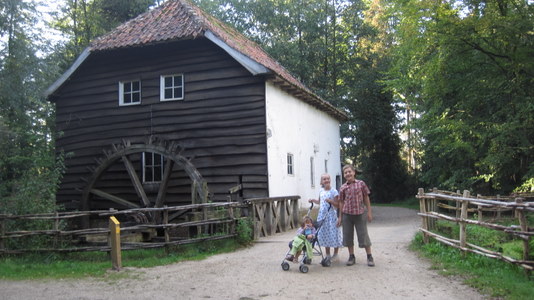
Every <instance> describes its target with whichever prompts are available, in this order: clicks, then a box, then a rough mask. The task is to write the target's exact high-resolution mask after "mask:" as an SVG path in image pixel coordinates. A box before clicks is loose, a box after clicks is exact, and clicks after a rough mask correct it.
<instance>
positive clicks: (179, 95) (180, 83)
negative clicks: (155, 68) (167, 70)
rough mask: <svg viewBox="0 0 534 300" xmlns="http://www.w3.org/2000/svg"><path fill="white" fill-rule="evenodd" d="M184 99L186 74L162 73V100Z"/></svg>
mask: <svg viewBox="0 0 534 300" xmlns="http://www.w3.org/2000/svg"><path fill="white" fill-rule="evenodd" d="M182 99H184V75H183V74H174V75H162V76H161V79H160V100H161V101H169V100H182Z"/></svg>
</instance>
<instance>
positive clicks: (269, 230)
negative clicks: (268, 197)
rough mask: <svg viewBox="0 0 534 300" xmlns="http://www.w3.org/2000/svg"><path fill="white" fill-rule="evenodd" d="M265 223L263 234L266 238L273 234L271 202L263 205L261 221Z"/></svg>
mask: <svg viewBox="0 0 534 300" xmlns="http://www.w3.org/2000/svg"><path fill="white" fill-rule="evenodd" d="M263 221H264V222H265V233H266V234H267V236H270V235H272V234H273V202H272V201H268V202H267V203H265V218H264V219H263Z"/></svg>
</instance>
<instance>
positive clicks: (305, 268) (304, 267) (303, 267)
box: [299, 265, 308, 273]
mask: <svg viewBox="0 0 534 300" xmlns="http://www.w3.org/2000/svg"><path fill="white" fill-rule="evenodd" d="M299 271H301V272H302V273H308V266H306V265H300V267H299Z"/></svg>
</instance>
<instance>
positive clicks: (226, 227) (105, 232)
mask: <svg viewBox="0 0 534 300" xmlns="http://www.w3.org/2000/svg"><path fill="white" fill-rule="evenodd" d="M238 207H242V204H239V203H236V202H225V203H203V204H191V205H183V206H173V207H162V208H138V209H128V210H120V211H117V210H113V209H111V210H100V211H83V212H58V213H50V214H33V215H5V214H4V215H0V254H2V253H22V252H28V251H32V252H75V251H109V250H110V247H109V245H108V243H106V241H107V238H108V237H109V233H110V231H109V228H108V227H107V225H106V227H102V228H86V229H77V230H72V229H64V228H62V227H65V228H69V227H70V226H62V225H61V224H63V223H65V222H72V221H74V222H72V223H76V219H78V220H81V218H87V217H98V218H100V219H104V220H105V219H107V218H109V217H111V216H116V217H118V218H120V216H125V215H127V216H130V217H131V218H132V219H137V220H138V222H137V223H136V224H133V225H132V224H129V225H126V226H124V224H123V225H122V226H121V228H120V231H121V234H123V235H132V234H140V235H143V234H146V233H147V232H148V233H150V232H154V231H156V230H160V231H163V236H162V237H160V238H159V240H158V241H156V242H154V241H150V242H143V241H140V242H137V241H134V242H129V241H123V242H122V249H123V250H131V249H140V248H157V247H163V246H167V245H178V244H188V243H194V242H198V241H204V240H216V239H224V238H228V237H233V236H235V235H236V226H235V225H236V221H237V220H238V219H239V218H241V217H240V216H236V213H235V210H236V208H238ZM185 212H188V214H189V215H192V217H191V218H190V221H186V222H181V223H173V222H170V221H169V220H170V219H172V215H177V214H184V213H185ZM147 216H152V218H153V219H157V220H158V221H157V222H148V218H147ZM17 220H18V221H30V220H41V221H43V222H47V223H48V226H47V227H48V228H49V229H47V230H14V231H8V228H10V226H8V222H13V221H17ZM106 224H107V223H106ZM178 228H186V229H187V230H188V229H189V228H195V230H196V231H195V232H196V233H195V236H194V237H192V238H173V237H172V236H171V234H170V232H171V231H172V230H173V229H174V230H175V229H178ZM32 236H48V237H51V240H52V241H51V242H50V243H49V244H50V245H49V247H44V248H39V249H33V248H32V249H9V248H8V247H7V244H8V243H7V242H6V241H7V240H8V239H18V238H24V237H32ZM75 240H76V241H80V240H82V241H86V242H85V243H82V244H81V245H79V246H74V245H73V243H71V241H75ZM88 240H92V241H94V240H100V241H104V242H100V243H91V242H87V241H88ZM65 241H67V242H65ZM102 244H103V245H102ZM61 245H63V246H61ZM65 245H66V246H65Z"/></svg>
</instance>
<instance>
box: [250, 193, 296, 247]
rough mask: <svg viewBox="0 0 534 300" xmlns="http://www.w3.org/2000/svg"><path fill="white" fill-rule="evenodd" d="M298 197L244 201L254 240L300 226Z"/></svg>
mask: <svg viewBox="0 0 534 300" xmlns="http://www.w3.org/2000/svg"><path fill="white" fill-rule="evenodd" d="M299 199H300V196H286V197H272V198H251V199H245V200H244V203H245V204H247V205H248V206H249V208H250V210H251V214H252V215H251V217H252V221H253V224H254V239H257V238H259V237H264V236H270V235H273V234H275V233H279V232H284V231H287V230H289V229H296V228H297V227H298V226H299V225H300V224H299V222H300V216H299Z"/></svg>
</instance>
